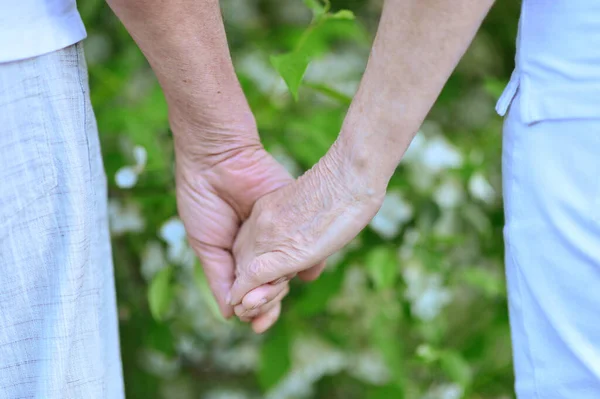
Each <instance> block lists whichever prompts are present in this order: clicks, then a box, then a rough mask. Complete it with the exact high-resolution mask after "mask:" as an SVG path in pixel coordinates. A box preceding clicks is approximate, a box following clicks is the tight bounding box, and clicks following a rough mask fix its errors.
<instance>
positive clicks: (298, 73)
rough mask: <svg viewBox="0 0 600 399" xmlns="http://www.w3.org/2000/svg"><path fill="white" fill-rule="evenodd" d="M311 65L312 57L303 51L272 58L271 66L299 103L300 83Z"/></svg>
mask: <svg viewBox="0 0 600 399" xmlns="http://www.w3.org/2000/svg"><path fill="white" fill-rule="evenodd" d="M309 63H310V57H309V56H308V55H306V54H305V53H304V52H302V51H294V52H291V53H287V54H281V55H272V56H271V64H272V65H273V67H275V69H276V70H277V72H278V73H279V75H281V77H282V78H283V80H284V81H285V84H286V85H287V87H288V89H289V90H290V93H292V96H293V97H294V100H296V101H298V89H299V88H300V83H301V82H302V78H303V77H304V73H305V72H306V68H308V64H309Z"/></svg>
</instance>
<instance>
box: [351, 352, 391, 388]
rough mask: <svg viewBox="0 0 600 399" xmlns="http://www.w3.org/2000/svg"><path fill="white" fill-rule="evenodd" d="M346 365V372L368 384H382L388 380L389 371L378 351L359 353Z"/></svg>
mask: <svg viewBox="0 0 600 399" xmlns="http://www.w3.org/2000/svg"><path fill="white" fill-rule="evenodd" d="M352 363H353V364H351V365H349V366H348V372H349V373H350V374H352V375H353V376H354V377H356V378H358V379H360V380H362V381H365V382H367V383H369V384H374V385H383V384H385V383H387V382H388V381H389V380H390V377H391V375H390V371H389V370H388V367H387V366H386V364H385V362H384V361H383V358H382V356H381V354H380V353H378V352H374V351H368V352H364V353H361V354H359V355H358V356H356V357H355V358H354V359H353V362H352Z"/></svg>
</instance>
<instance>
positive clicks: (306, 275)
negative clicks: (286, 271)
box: [298, 260, 327, 281]
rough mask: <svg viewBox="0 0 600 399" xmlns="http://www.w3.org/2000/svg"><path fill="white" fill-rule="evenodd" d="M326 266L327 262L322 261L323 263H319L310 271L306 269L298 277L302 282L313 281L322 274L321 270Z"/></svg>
mask: <svg viewBox="0 0 600 399" xmlns="http://www.w3.org/2000/svg"><path fill="white" fill-rule="evenodd" d="M326 266H327V261H326V260H324V261H323V262H321V263H319V264H318V265H316V266H313V267H311V268H310V269H306V270H303V271H301V272H299V273H298V277H299V278H300V280H302V281H314V280H316V279H317V278H318V277H319V276H320V275H321V273H322V272H323V270H324V269H325V267H326Z"/></svg>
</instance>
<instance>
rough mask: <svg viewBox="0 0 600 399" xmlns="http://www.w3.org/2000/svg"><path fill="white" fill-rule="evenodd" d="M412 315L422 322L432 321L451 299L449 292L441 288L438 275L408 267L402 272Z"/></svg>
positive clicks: (416, 267)
mask: <svg viewBox="0 0 600 399" xmlns="http://www.w3.org/2000/svg"><path fill="white" fill-rule="evenodd" d="M403 276H404V280H405V281H406V285H407V290H406V294H405V295H406V298H407V299H408V300H409V301H410V302H411V309H412V312H413V314H414V315H415V316H416V317H418V318H419V319H421V320H423V321H431V320H433V319H434V318H435V317H436V316H437V315H438V314H439V313H440V311H441V310H442V308H443V307H444V306H446V305H447V304H448V303H449V302H450V300H451V299H452V296H451V293H450V291H449V290H448V289H447V288H445V287H443V285H442V279H441V277H440V276H439V275H438V274H428V273H425V272H424V271H423V270H422V269H421V268H420V267H419V266H417V265H410V266H407V267H405V268H404V270H403Z"/></svg>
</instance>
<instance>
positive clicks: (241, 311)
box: [234, 284, 290, 318]
mask: <svg viewBox="0 0 600 399" xmlns="http://www.w3.org/2000/svg"><path fill="white" fill-rule="evenodd" d="M259 288H260V287H259ZM252 292H254V291H252ZM252 292H251V293H252ZM289 292H290V286H289V284H283V285H282V289H281V290H280V291H279V292H278V293H277V294H276V295H275V296H273V297H272V298H270V299H269V300H268V301H267V302H264V303H262V304H261V305H259V306H257V307H254V308H246V307H244V304H243V302H242V303H241V304H239V305H237V306H236V307H235V308H234V310H235V314H236V315H237V316H239V317H251V318H254V317H257V316H260V315H261V314H264V313H266V312H268V311H269V310H271V308H273V306H275V305H276V304H277V302H281V301H282V300H283V298H285V296H286V295H287V294H288V293H289ZM248 295H250V294H248ZM248 295H246V297H247V296H248ZM246 297H244V299H245V298H246Z"/></svg>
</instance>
